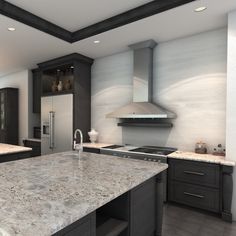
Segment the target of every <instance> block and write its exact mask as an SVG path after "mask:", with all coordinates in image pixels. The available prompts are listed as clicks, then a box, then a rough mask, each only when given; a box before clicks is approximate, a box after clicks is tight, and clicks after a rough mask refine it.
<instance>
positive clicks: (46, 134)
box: [41, 94, 73, 155]
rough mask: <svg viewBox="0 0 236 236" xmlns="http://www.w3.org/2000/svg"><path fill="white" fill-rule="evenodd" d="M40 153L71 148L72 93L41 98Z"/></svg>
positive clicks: (50, 152)
mask: <svg viewBox="0 0 236 236" xmlns="http://www.w3.org/2000/svg"><path fill="white" fill-rule="evenodd" d="M41 134H42V135H41V139H42V141H41V154H42V155H45V154H52V153H57V152H64V151H69V150H72V142H73V95H72V94H66V95H57V96H49V97H42V98H41Z"/></svg>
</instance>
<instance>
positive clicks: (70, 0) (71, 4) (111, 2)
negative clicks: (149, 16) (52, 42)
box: [7, 0, 152, 31]
mask: <svg viewBox="0 0 236 236" xmlns="http://www.w3.org/2000/svg"><path fill="white" fill-rule="evenodd" d="M7 1H8V2H10V3H12V4H14V5H16V6H18V7H21V8H23V9H24V10H27V11H29V12H31V13H33V14H35V15H37V16H40V17H42V18H43V19H46V20H48V21H50V22H52V23H54V24H56V25H59V26H61V27H62V28H65V29H67V30H69V31H76V30H79V29H81V28H84V27H86V26H89V25H91V24H95V23H97V22H99V21H102V20H105V19H107V18H109V17H112V16H115V15H117V14H120V13H122V12H124V11H127V10H130V9H132V8H135V7H138V6H140V5H143V4H145V3H148V2H151V1H152V0H128V1H127V0H119V1H117V0H101V1H99V4H98V1H96V0H66V1H62V0H59V1H58V0H50V1H48V0H40V1H38V0H31V1H30V0H20V1H19V0H7ZM55 12H56V13H58V14H55Z"/></svg>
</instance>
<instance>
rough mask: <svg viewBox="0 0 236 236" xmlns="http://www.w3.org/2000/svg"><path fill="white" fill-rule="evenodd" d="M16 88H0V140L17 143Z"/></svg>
mask: <svg viewBox="0 0 236 236" xmlns="http://www.w3.org/2000/svg"><path fill="white" fill-rule="evenodd" d="M18 112H19V111H18V89H17V88H3V89H0V142H1V143H8V144H16V145H17V144H18V117H19V115H18Z"/></svg>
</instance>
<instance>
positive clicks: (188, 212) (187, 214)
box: [163, 204, 236, 236]
mask: <svg viewBox="0 0 236 236" xmlns="http://www.w3.org/2000/svg"><path fill="white" fill-rule="evenodd" d="M163 236H236V222H234V223H232V224H231V223H227V222H224V221H222V220H221V219H220V218H218V217H217V216H215V215H211V214H207V213H205V212H200V211H196V210H193V209H191V208H186V207H182V206H179V205H174V204H165V207H164V219H163Z"/></svg>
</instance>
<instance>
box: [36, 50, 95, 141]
mask: <svg viewBox="0 0 236 236" xmlns="http://www.w3.org/2000/svg"><path fill="white" fill-rule="evenodd" d="M92 63H93V59H91V58H88V57H86V56H83V55H81V54H78V53H73V54H70V55H67V56H63V57H60V58H56V59H53V60H50V61H46V62H43V63H40V64H38V66H39V69H40V71H41V73H42V74H41V76H42V77H41V81H42V86H41V87H42V93H41V96H56V95H62V94H73V130H75V129H80V130H81V131H82V132H83V135H84V141H85V142H86V141H89V136H88V132H89V130H90V128H91V66H92ZM59 83H61V85H62V88H61V89H58V85H59Z"/></svg>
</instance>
